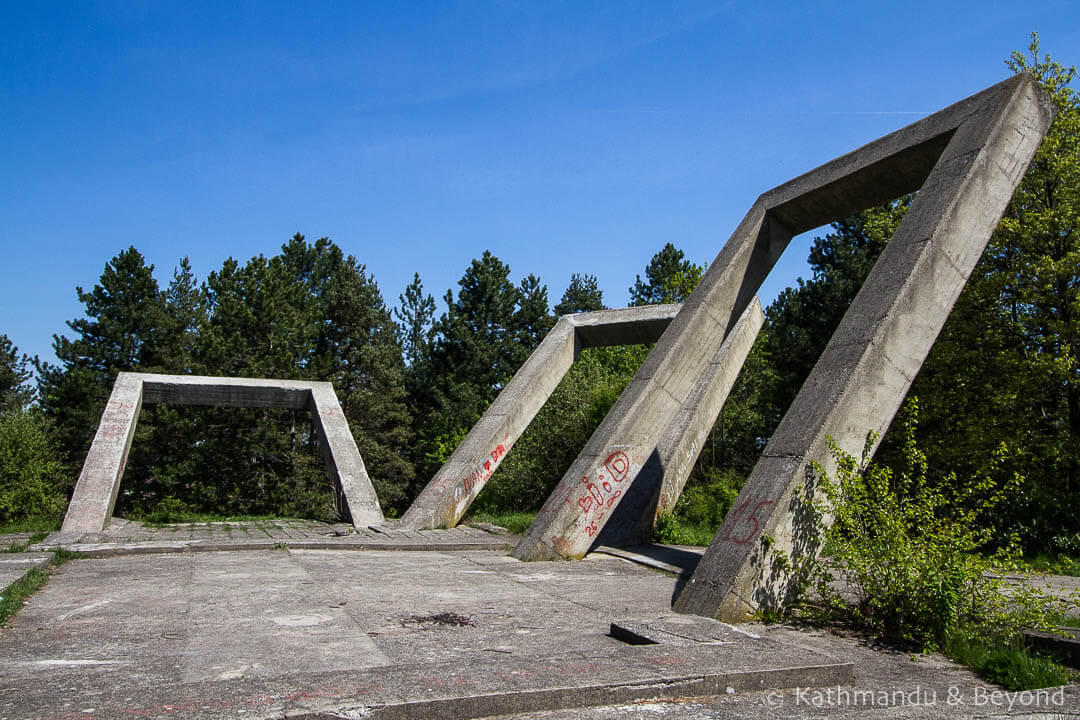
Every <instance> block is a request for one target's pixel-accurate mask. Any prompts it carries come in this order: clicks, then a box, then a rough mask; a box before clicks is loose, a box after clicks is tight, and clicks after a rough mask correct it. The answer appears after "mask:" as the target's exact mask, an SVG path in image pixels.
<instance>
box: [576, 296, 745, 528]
mask: <svg viewBox="0 0 1080 720" xmlns="http://www.w3.org/2000/svg"><path fill="white" fill-rule="evenodd" d="M764 324H765V313H764V312H762V310H761V303H760V302H758V299H757V298H756V297H755V298H754V299H753V301H752V302H751V303H750V305H749V307H747V308H746V310H745V311H744V312H743V314H742V317H740V318H739V321H738V323H736V325H735V327H734V328H733V329H732V330H731V332H729V333H728V335H727V338H726V339H725V340H724V344H723V345H721V346H720V351H719V352H717V353H716V357H714V358H713V360H712V362H711V363H710V364H709V365H708V366H707V367H706V368H705V372H704V373H703V374H702V376H701V377H700V378H699V379H698V381H697V384H695V385H694V387H693V388H692V389H691V390H690V394H689V395H688V396H687V398H686V400H685V401H684V402H683V404H682V406H681V407H680V408H679V412H678V413H677V414H676V415H675V419H674V420H672V422H671V424H670V425H668V427H667V430H665V431H664V434H663V435H661V437H660V442H659V444H658V445H657V446H656V456H655V461H650V462H647V463H646V464H645V466H644V467H642V469H641V472H639V473H638V475H637V477H635V478H633V480H632V482H631V483H630V486H629V487H628V488H625V494H626V497H624V498H622V499H621V500H620V501H619V505H618V507H617V508H616V509H615V511H614V512H613V513H611V514H610V515H607V516H606V518H605V519H604V520H603V521H601V522H603V529H601V530H600V532H599V533H598V534H597V535H596V538H597V539H596V542H598V543H602V544H608V545H614V546H616V547H618V546H622V545H637V544H641V543H646V542H649V541H650V540H651V539H652V532H653V528H655V527H656V519H657V518H658V517H659V516H660V514H661V513H664V512H671V511H672V510H674V508H675V503H676V502H678V500H679V495H681V494H682V491H683V487H685V486H686V481H687V479H689V477H690V473H691V471H693V469H694V465H695V464H696V463H697V460H698V456H699V455H700V454H701V450H702V449H703V448H704V447H705V440H706V439H707V438H708V436H709V433H711V432H712V429H713V426H714V425H715V424H716V418H717V417H719V416H720V411H721V410H722V409H723V407H724V402H725V401H726V400H727V396H728V393H730V392H731V388H732V387H733V386H734V385H735V379H736V378H737V377H738V376H739V371H740V370H741V369H742V366H743V363H745V362H746V356H747V355H749V354H750V348H751V347H753V345H754V339H755V338H757V335H758V332H759V331H760V330H761V326H762V325H764ZM586 487H588V486H586ZM604 489H605V488H604V487H603V484H602V483H601V485H600V488H599V489H598V492H599V491H602V490H604ZM590 493H591V494H592V495H593V500H597V499H598V498H596V497H595V495H596V494H597V493H592V489H591V488H590ZM585 515H586V516H588V511H586V513H585ZM591 546H592V545H590V547H591Z"/></svg>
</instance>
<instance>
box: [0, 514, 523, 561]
mask: <svg viewBox="0 0 1080 720" xmlns="http://www.w3.org/2000/svg"><path fill="white" fill-rule="evenodd" d="M492 527H494V526H492ZM499 530H502V528H499ZM516 542H517V537H516V536H514V535H509V534H506V533H505V532H492V531H484V530H480V529H477V528H474V527H470V526H467V525H465V526H458V527H456V528H449V529H447V530H401V529H397V528H395V527H394V526H387V525H371V526H368V527H366V528H359V529H357V528H353V527H352V526H350V525H346V524H344V523H333V524H330V523H323V522H319V521H317V520H284V519H282V520H257V521H227V522H213V523H177V524H173V525H165V526H160V527H155V526H149V525H143V524H141V523H138V522H135V521H131V520H124V519H121V518H114V519H113V521H112V522H111V523H109V526H108V527H107V528H105V530H104V531H103V532H99V533H81V534H80V533H65V532H57V533H53V534H51V535H49V536H48V537H46V538H45V539H44V540H42V541H41V542H40V543H38V544H36V545H33V546H32V549H33V550H35V551H38V550H41V551H45V550H56V549H60V548H63V549H64V550H68V551H70V552H74V553H78V554H79V555H81V556H84V557H115V556H118V555H137V554H141V555H145V554H159V553H189V552H218V551H222V552H224V551H241V550H270V549H275V548H278V549H280V548H289V549H294V550H295V549H302V550H417V551H424V550H436V551H447V552H449V551H460V550H494V551H498V552H508V551H509V550H510V549H511V548H512V547H513V545H514V544H515V543H516ZM0 557H4V556H3V555H0Z"/></svg>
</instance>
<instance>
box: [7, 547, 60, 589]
mask: <svg viewBox="0 0 1080 720" xmlns="http://www.w3.org/2000/svg"><path fill="white" fill-rule="evenodd" d="M51 559H52V554H50V553H40V552H29V553H0V595H3V592H4V588H6V587H7V586H8V585H10V584H11V583H13V582H18V581H19V580H21V579H22V578H23V576H24V575H26V573H28V572H30V571H31V570H33V569H34V568H43V567H45V566H47V565H48V564H49V561H50V560H51Z"/></svg>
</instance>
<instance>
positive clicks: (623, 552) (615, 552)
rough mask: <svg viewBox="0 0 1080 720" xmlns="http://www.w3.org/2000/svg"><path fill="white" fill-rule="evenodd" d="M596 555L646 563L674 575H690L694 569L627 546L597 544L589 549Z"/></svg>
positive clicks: (591, 553)
mask: <svg viewBox="0 0 1080 720" xmlns="http://www.w3.org/2000/svg"><path fill="white" fill-rule="evenodd" d="M595 555H607V556H609V557H614V558H619V559H620V560H628V561H630V562H632V563H635V564H637V565H644V566H645V567H650V568H653V569H654V570H663V571H664V572H669V573H672V574H674V575H679V576H681V577H690V576H691V575H692V574H693V572H694V571H693V569H687V568H684V567H679V566H678V565H673V564H671V563H668V562H664V561H663V560H658V559H656V558H653V557H649V556H648V555H642V554H641V553H637V552H633V551H631V550H627V549H625V548H617V547H611V546H609V545H597V546H596V547H594V548H593V549H592V550H590V551H589V555H588V556H589V557H593V556H595Z"/></svg>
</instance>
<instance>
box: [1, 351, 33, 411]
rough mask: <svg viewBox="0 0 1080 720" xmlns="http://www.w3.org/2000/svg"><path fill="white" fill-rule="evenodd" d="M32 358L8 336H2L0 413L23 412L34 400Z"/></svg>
mask: <svg viewBox="0 0 1080 720" xmlns="http://www.w3.org/2000/svg"><path fill="white" fill-rule="evenodd" d="M31 376H32V373H31V371H30V358H29V357H27V356H26V355H22V356H20V355H19V349H18V348H17V347H15V345H14V344H13V343H12V342H11V338H9V337H8V336H7V335H3V334H0V412H8V411H15V412H21V411H22V410H24V409H26V408H27V407H28V406H29V405H30V403H31V402H33V400H34V387H33V385H31V384H30V378H31Z"/></svg>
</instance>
